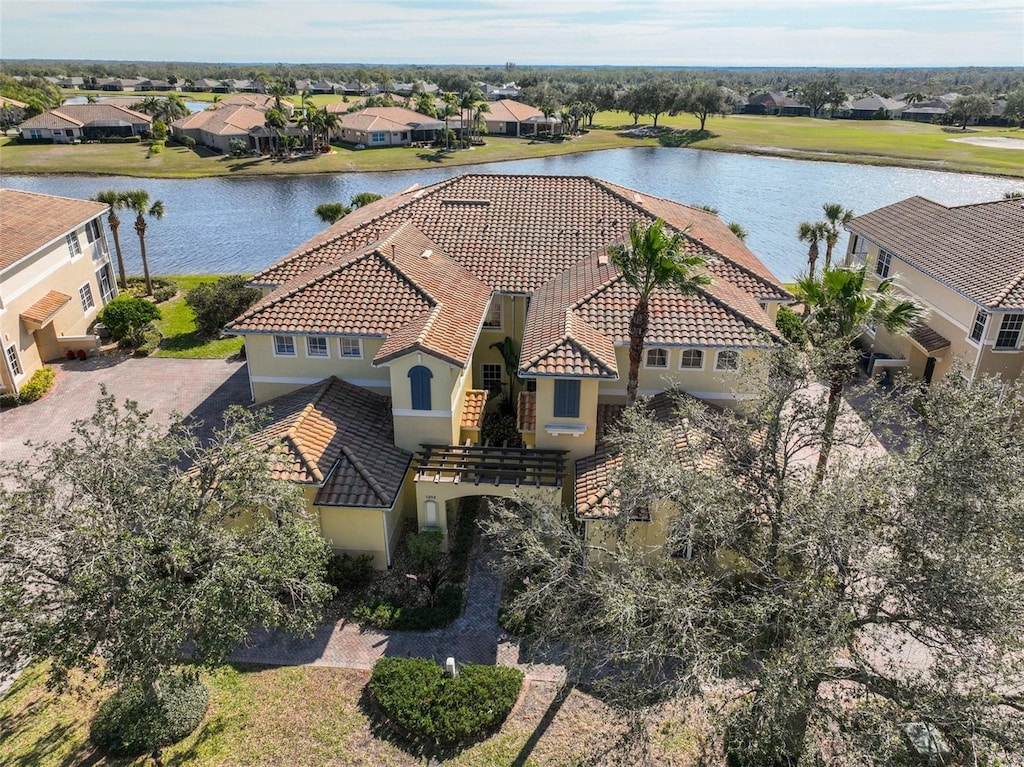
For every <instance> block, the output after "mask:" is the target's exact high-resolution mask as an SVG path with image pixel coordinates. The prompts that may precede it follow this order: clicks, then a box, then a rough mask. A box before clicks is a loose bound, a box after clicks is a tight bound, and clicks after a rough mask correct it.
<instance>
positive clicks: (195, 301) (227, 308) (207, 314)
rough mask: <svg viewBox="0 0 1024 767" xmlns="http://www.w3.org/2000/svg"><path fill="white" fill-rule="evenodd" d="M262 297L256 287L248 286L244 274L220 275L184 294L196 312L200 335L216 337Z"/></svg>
mask: <svg viewBox="0 0 1024 767" xmlns="http://www.w3.org/2000/svg"><path fill="white" fill-rule="evenodd" d="M259 297H260V291H259V290H257V289H256V288H249V287H246V284H245V278H244V277H242V276H241V275H232V276H230V277H221V278H220V279H219V280H217V282H215V283H209V282H204V283H202V284H200V285H197V286H196V287H194V288H192V290H190V291H189V292H188V293H186V294H185V303H186V304H188V305H189V307H191V309H192V311H193V312H194V313H195V315H196V329H197V330H198V331H199V333H200V335H203V336H206V337H208V338H216V337H217V336H219V335H220V331H221V329H222V328H223V327H224V326H225V325H227V324H228V323H229V322H231V320H233V319H234V318H235V317H237V316H238V315H239V314H241V313H242V312H244V311H245V310H246V309H248V308H249V307H250V306H252V305H253V304H254V303H256V301H257V300H258V299H259Z"/></svg>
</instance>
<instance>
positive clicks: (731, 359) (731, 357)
mask: <svg viewBox="0 0 1024 767" xmlns="http://www.w3.org/2000/svg"><path fill="white" fill-rule="evenodd" d="M739 366H740V353H739V352H738V351H736V350H735V349H723V350H722V351H720V352H719V353H718V357H717V358H716V359H715V370H736V369H737V368H738V367H739Z"/></svg>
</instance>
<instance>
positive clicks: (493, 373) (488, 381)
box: [480, 362, 502, 392]
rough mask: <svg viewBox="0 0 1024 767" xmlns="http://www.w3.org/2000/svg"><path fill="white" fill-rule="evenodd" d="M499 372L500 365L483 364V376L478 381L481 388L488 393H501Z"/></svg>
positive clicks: (500, 369)
mask: <svg viewBox="0 0 1024 767" xmlns="http://www.w3.org/2000/svg"><path fill="white" fill-rule="evenodd" d="M501 371H502V366H501V365H497V364H494V363H492V362H485V363H484V364H483V369H482V371H481V372H482V373H483V376H481V381H480V383H481V385H482V386H483V388H485V389H486V390H487V391H489V392H495V391H501Z"/></svg>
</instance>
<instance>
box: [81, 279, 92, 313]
mask: <svg viewBox="0 0 1024 767" xmlns="http://www.w3.org/2000/svg"><path fill="white" fill-rule="evenodd" d="M78 298H79V299H80V300H81V302H82V311H83V312H87V311H89V310H90V309H92V308H93V307H94V306H96V302H95V301H93V299H92V285H90V284H89V283H88V282H87V283H85V284H84V285H83V286H82V287H80V288H79V289H78Z"/></svg>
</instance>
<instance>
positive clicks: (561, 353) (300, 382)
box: [227, 175, 790, 567]
mask: <svg viewBox="0 0 1024 767" xmlns="http://www.w3.org/2000/svg"><path fill="white" fill-rule="evenodd" d="M658 218H661V219H663V220H664V221H666V222H667V226H668V227H670V229H672V230H674V231H679V232H684V243H685V245H684V247H685V249H686V251H687V253H690V254H694V255H701V256H703V257H704V258H705V259H706V262H707V266H706V267H705V268H706V271H707V274H708V276H709V277H710V278H711V280H712V282H711V284H709V285H707V286H704V287H701V288H700V289H699V290H698V291H697V292H696V293H695V294H694V295H689V296H682V295H679V294H678V293H677V292H676V291H674V290H663V291H660V292H657V293H656V294H655V295H654V296H653V297H652V299H651V303H650V315H651V326H650V332H649V334H648V336H647V341H648V343H647V347H646V349H645V350H644V362H643V366H642V369H641V372H640V382H639V384H640V394H641V395H643V396H649V395H654V394H657V393H659V392H662V391H664V390H665V389H666V388H668V387H669V386H678V387H681V388H682V389H683V390H685V391H687V392H689V393H690V394H692V395H694V396H698V397H701V398H702V399H705V400H707V401H710V402H718V403H721V404H729V403H732V402H734V401H735V399H736V398H737V397H742V396H743V394H742V393H736V392H735V391H734V390H735V389H736V388H737V386H738V385H739V380H740V379H739V378H738V377H737V374H736V370H737V368H738V367H739V365H740V362H741V360H743V359H744V358H747V357H751V356H756V355H757V354H758V353H759V351H760V350H762V349H764V348H766V347H771V346H775V345H778V344H781V343H782V339H781V337H780V335H779V333H778V331H777V329H776V327H775V324H774V316H775V313H776V311H777V307H778V306H779V305H780V304H781V303H784V302H786V301H787V300H789V298H790V297H789V295H788V293H787V292H786V290H785V289H784V288H783V286H782V285H781V284H780V283H779V281H778V280H777V279H776V278H775V277H774V276H773V275H772V273H771V272H770V271H769V270H768V269H767V268H766V267H765V266H764V264H762V263H761V261H760V260H759V259H758V258H757V257H756V256H755V255H754V254H753V253H751V252H750V250H748V249H747V247H746V246H745V245H744V244H743V243H742V242H741V241H740V240H739V239H737V238H736V236H735V235H733V234H732V232H730V231H729V229H728V227H726V226H725V224H724V223H723V222H722V221H721V220H720V219H719V218H718V217H717V216H715V215H712V214H710V213H707V212H705V211H703V210H699V209H696V208H691V207H689V206H686V205H682V204H680V203H676V202H673V201H670V200H664V199H660V198H656V197H650V196H648V195H644V194H641V193H638V192H635V191H633V190H631V189H626V188H624V187H620V186H617V185H615V184H611V183H608V182H605V181H601V180H598V179H594V178H589V177H545V176H508V175H466V176H460V177H457V178H453V179H449V180H447V181H442V182H439V183H437V184H433V185H431V186H428V187H425V188H419V187H413V188H410V189H407V190H405V191H403V192H400V193H398V194H394V195H391V196H390V197H387V198H384V199H382V200H378V201H376V202H373V203H370V204H369V205H366V206H363V207H361V208H358V209H357V210H355V211H353V212H352V213H350V214H349V215H348V216H346V217H345V218H343V219H341V220H340V221H338V222H337V223H336V224H334V225H333V226H331V227H330V228H328V229H327V230H325V231H323V232H322V233H320V234H319V235H317V236H316V237H314V238H313V239H311V240H310V241H308V242H307V243H305V244H303V245H301V246H299V247H298V248H296V249H295V250H293V251H292V252H291V253H289V254H287V255H286V256H285V257H284V258H282V259H281V260H280V261H278V262H277V263H275V264H273V265H271V266H270V267H268V268H267V269H265V270H264V271H263V272H261V273H259V274H257V275H256V276H255V277H254V278H253V280H252V283H253V284H254V285H256V286H258V287H261V288H262V289H264V290H265V291H266V293H265V295H264V297H263V299H262V300H261V301H259V302H258V303H257V304H256V305H255V306H253V307H252V308H251V309H249V310H248V311H246V312H245V313H244V314H243V315H241V316H240V317H239V318H237V319H236V320H235V321H234V322H232V323H231V324H230V325H229V326H228V327H227V332H229V333H233V334H237V335H241V336H243V337H244V338H245V344H246V353H247V359H248V371H249V376H250V383H251V387H252V392H253V397H254V400H255V401H256V402H257V403H260V404H267V405H269V406H270V407H271V409H272V414H273V415H272V417H273V422H272V425H271V426H270V427H268V430H267V431H266V433H265V434H264V435H263V438H264V439H265V440H266V441H267V443H268V445H271V446H273V445H279V444H280V443H279V442H278V440H279V438H284V439H285V443H284V444H283V446H280V447H274V449H275V450H284V451H285V453H286V454H282V455H281V458H280V462H279V466H278V470H279V471H280V472H281V476H288V477H289V478H292V479H294V480H296V481H300V482H302V483H304V484H305V485H306V497H307V500H308V502H309V505H310V509H311V511H312V512H313V513H314V514H316V515H317V517H318V518H319V519H320V522H321V527H322V529H323V530H324V534H325V537H327V539H328V540H329V541H330V543H331V545H332V546H333V547H334V548H335V549H337V550H340V551H348V552H351V553H371V554H373V555H374V557H375V561H376V563H377V566H378V567H383V566H386V565H388V564H390V557H391V552H392V551H393V547H394V543H395V540H396V531H397V530H399V529H400V528H401V525H402V522H403V520H415V521H416V524H417V525H418V526H419V527H421V528H422V527H436V528H439V529H441V530H442V531H444V532H447V529H448V522H447V514H448V508H449V506H448V504H449V503H450V502H454V501H456V500H457V499H459V498H461V497H464V496H466V495H497V496H508V495H510V494H512V493H513V492H529V493H533V494H537V495H540V496H543V497H545V498H547V499H549V500H551V501H554V502H565V503H571V502H572V498H573V477H574V473H575V472H574V470H573V466H574V463H576V462H578V461H579V460H582V459H587V458H588V457H590V456H593V455H594V454H595V451H596V450H597V447H598V444H599V440H600V435H601V434H602V433H603V424H604V423H605V422H606V420H607V419H606V418H605V416H606V415H608V414H609V413H612V412H614V411H616V409H621V406H622V404H623V403H624V402H625V388H626V378H627V373H628V365H629V363H628V345H629V338H628V336H629V332H628V328H629V319H630V315H631V311H632V307H633V305H634V303H635V300H636V294H635V292H634V291H633V290H632V289H631V288H630V287H629V286H628V285H626V284H625V282H623V280H622V278H621V276H620V275H619V274H618V272H617V270H616V269H615V267H614V266H613V265H612V263H611V261H610V258H609V250H608V249H609V247H610V246H612V245H614V244H616V243H622V242H623V241H625V240H626V239H627V238H628V231H629V225H630V223H631V222H632V221H634V220H639V221H641V222H643V223H652V222H654V221H655V220H656V219H658ZM506 338H510V339H512V341H513V342H514V344H515V345H516V347H517V348H518V349H519V350H520V351H519V356H518V361H517V365H516V368H517V370H518V375H517V376H516V378H515V380H514V381H510V380H509V377H508V375H507V373H506V368H505V365H504V361H503V358H502V356H501V354H500V352H499V351H498V349H497V348H495V347H496V345H500V344H501V343H502V342H503V340H504V339H506ZM342 382H344V383H342ZM513 387H514V389H515V392H516V396H515V397H514V399H513V402H514V403H515V404H516V406H517V408H518V427H519V431H520V432H521V435H522V439H523V442H524V443H525V445H526V447H510V446H505V445H484V444H481V427H482V424H483V419H484V417H485V414H486V413H487V412H489V411H493V410H494V409H496V408H497V406H498V403H499V402H500V401H501V400H502V399H507V398H508V397H509V396H510V394H511V392H510V389H511V388H513ZM321 403H323V404H321ZM328 403H331V404H328ZM336 403H341V404H336ZM298 413H302V414H303V415H302V418H303V419H308V420H305V421H304V422H305V423H306V424H308V425H307V426H300V425H298V424H297V421H296V419H297V418H298V416H297V415H296V414H298ZM282 414H283V415H282ZM577 465H578V464H577ZM350 525H351V527H350Z"/></svg>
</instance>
